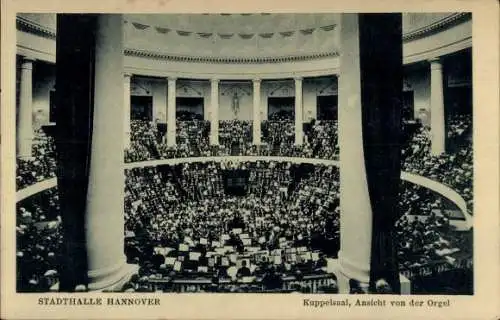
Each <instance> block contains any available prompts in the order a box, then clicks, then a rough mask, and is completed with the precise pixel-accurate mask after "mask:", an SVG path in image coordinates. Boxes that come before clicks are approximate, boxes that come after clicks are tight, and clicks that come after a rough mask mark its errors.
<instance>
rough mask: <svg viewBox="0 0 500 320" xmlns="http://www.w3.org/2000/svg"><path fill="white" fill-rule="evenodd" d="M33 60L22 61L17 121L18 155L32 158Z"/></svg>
mask: <svg viewBox="0 0 500 320" xmlns="http://www.w3.org/2000/svg"><path fill="white" fill-rule="evenodd" d="M33 62H34V60H31V59H26V58H24V59H23V61H22V63H21V88H20V89H21V90H20V94H19V114H18V123H17V156H18V157H19V158H30V157H31V156H32V145H33V123H32V122H33Z"/></svg>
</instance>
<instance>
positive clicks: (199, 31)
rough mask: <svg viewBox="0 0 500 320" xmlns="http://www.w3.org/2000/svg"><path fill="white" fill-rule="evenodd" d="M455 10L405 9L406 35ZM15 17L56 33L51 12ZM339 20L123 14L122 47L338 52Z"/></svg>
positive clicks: (234, 53)
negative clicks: (439, 11)
mask: <svg viewBox="0 0 500 320" xmlns="http://www.w3.org/2000/svg"><path fill="white" fill-rule="evenodd" d="M456 15H457V14H454V13H404V14H403V34H404V38H405V39H410V38H412V37H415V36H416V37H418V36H419V35H423V36H425V34H426V33H425V32H426V31H425V30H427V29H429V27H430V26H433V25H438V24H440V23H443V21H446V20H450V19H452V18H453V16H456ZM18 18H19V19H26V20H29V21H31V22H33V23H36V24H37V25H39V26H40V27H41V28H45V29H48V30H49V31H50V30H52V31H51V32H55V25H56V19H55V14H30V13H25V14H19V15H18ZM339 23H340V14H339V13H239V14H234V13H233V14H214V13H211V14H125V15H124V30H125V48H126V49H127V50H128V52H129V54H130V53H131V52H133V55H139V56H141V55H143V56H151V55H152V54H154V55H165V56H170V57H179V58H181V59H182V58H183V57H189V58H190V59H193V58H194V59H198V58H199V59H207V58H208V59H212V60H214V61H216V60H217V59H224V60H225V61H226V62H227V61H231V59H234V61H235V62H237V61H238V60H239V59H246V60H249V61H251V60H252V59H253V58H255V59H256V62H257V61H260V62H262V61H266V59H267V58H269V59H275V58H279V57H283V58H290V57H299V58H300V59H308V58H321V57H327V56H335V55H337V53H338V51H339V36H338V31H339ZM423 30H424V31H425V32H423Z"/></svg>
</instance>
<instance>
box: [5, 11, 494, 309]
mask: <svg viewBox="0 0 500 320" xmlns="http://www.w3.org/2000/svg"><path fill="white" fill-rule="evenodd" d="M474 19H475V16H474V13H473V12H471V11H449V12H442V11H439V12H438V11H436V12H431V11H429V12H401V11H400V12H393V11H392V10H387V12H366V13H365V12H362V11H360V12H320V11H318V12H316V13H315V12H313V11H311V12H275V11H262V12H248V13H246V12H244V11H242V12H228V13H224V12H209V13H203V12H200V13H161V12H158V13H133V12H131V13H126V12H117V13H107V12H99V13H77V12H71V13H58V12H56V11H53V12H35V11H34V12H17V13H16V14H15V25H10V26H8V27H9V28H12V29H15V31H14V34H15V37H14V39H15V50H13V51H15V52H11V53H12V55H11V56H7V57H5V58H4V57H3V56H2V60H4V59H11V61H13V62H12V63H15V75H12V76H11V77H10V78H9V79H12V80H14V79H15V85H14V84H11V86H12V90H11V91H12V94H13V95H14V97H15V98H13V99H11V101H12V102H15V105H13V106H7V107H8V108H12V112H11V114H12V115H15V126H12V128H13V129H14V128H15V132H12V133H11V134H12V135H13V136H15V140H13V141H15V146H13V147H12V153H13V154H12V155H11V157H12V159H13V161H15V164H14V165H13V166H12V167H11V168H12V169H13V170H15V187H12V188H13V189H14V188H15V194H14V195H13V198H15V212H12V213H11V214H12V215H13V216H14V215H15V240H14V239H13V237H12V239H13V240H12V241H15V243H12V246H13V247H14V248H15V249H13V250H11V251H9V252H10V254H9V256H6V255H5V252H2V259H9V260H13V261H15V270H12V271H13V272H12V273H9V274H2V277H9V278H10V279H11V280H12V281H14V279H15V284H14V286H15V293H16V294H19V295H29V296H36V297H37V302H36V303H37V306H36V307H43V308H53V307H54V306H58V307H59V308H71V307H70V306H69V305H78V304H85V305H93V304H96V305H101V304H102V305H107V306H113V307H116V308H118V307H120V306H122V305H127V306H129V307H128V308H132V306H133V305H136V304H137V305H141V306H143V307H144V306H151V305H159V304H161V300H162V299H164V298H165V299H167V300H168V297H172V296H182V295H187V296H193V295H192V294H194V295H195V296H201V297H205V296H207V298H208V297H209V296H212V295H214V296H217V297H219V296H221V294H222V297H232V296H234V294H237V295H240V294H241V295H244V296H245V294H246V296H248V297H250V298H252V297H253V296H260V295H264V297H267V296H269V297H275V296H278V295H279V296H289V297H296V298H295V299H298V300H300V301H299V302H297V304H300V307H302V308H305V309H307V308H316V307H318V306H321V308H323V306H327V305H328V306H329V307H330V308H333V306H337V307H339V308H340V307H344V308H345V310H348V308H356V307H358V308H359V307H381V306H386V303H387V304H388V305H389V302H387V301H385V300H383V299H384V297H390V296H391V297H393V298H394V297H396V299H397V297H408V296H410V297H411V298H412V300H411V301H412V304H416V305H418V303H420V302H417V301H420V300H422V302H421V303H422V304H425V306H426V307H430V308H436V309H437V308H446V307H451V305H450V304H451V303H453V301H452V300H450V298H449V296H452V297H456V296H463V297H473V296H474V295H475V294H476V293H477V291H476V290H477V284H476V283H475V279H476V277H477V274H476V273H477V270H475V262H477V260H476V259H475V250H474V248H476V249H477V246H475V244H476V243H475V240H474V239H475V235H474V233H475V232H476V228H475V226H476V224H475V218H476V217H477V215H478V214H476V212H475V209H476V193H475V190H476V189H475V188H476V184H475V183H474V178H475V172H476V165H477V158H476V156H475V148H476V139H475V138H474V133H475V131H476V126H481V123H479V122H477V119H476V115H475V112H476V110H477V107H478V106H476V105H475V99H474V95H473V89H474V85H477V83H476V82H475V81H473V79H474V63H473V50H474V47H473V43H475V39H474V37H473V21H474ZM10 22H14V19H11V20H10ZM474 35H475V33H474ZM13 47H14V46H13ZM492 50H493V49H492ZM494 50H497V51H498V48H496V49H494ZM474 54H475V53H474ZM14 61H15V62H14ZM12 71H14V69H13V68H12ZM473 83H474V85H473ZM14 89H15V93H14ZM2 90H3V89H2ZM474 90H475V89H474ZM474 92H475V91H474ZM479 107H485V106H479ZM493 107H494V108H498V106H493ZM3 108H4V107H2V109H3ZM14 108H15V111H14ZM12 122H14V120H12ZM2 132H3V131H2ZM497 147H498V146H497V145H495V147H494V148H497ZM14 149H15V152H14ZM13 181H14V180H13ZM481 214H484V212H479V215H481ZM12 228H14V227H12ZM2 229H4V228H2ZM12 234H13V233H12ZM2 248H3V245H2ZM2 250H3V249H2ZM96 293H99V294H100V295H99V297H101V298H88V299H85V297H88V296H92V297H94V295H93V294H96ZM118 293H119V294H120V295H118V296H116V295H115V294H118ZM67 294H72V295H75V297H77V298H78V299H73V300H72V299H71V298H68V297H70V296H68V295H67ZM122 294H123V295H122ZM125 294H126V295H125ZM189 294H191V295H189ZM237 295H236V296H237ZM380 295H383V296H380ZM424 296H425V297H426V299H425V300H424V299H423V298H422V299H421V297H424ZM429 296H430V298H429ZM300 297H302V298H300ZM316 297H318V298H316ZM319 297H321V298H319ZM82 299H84V300H82ZM82 301H84V302H82ZM408 301H409V300H407V302H406V306H408ZM423 301H425V302H423ZM450 301H451V302H450ZM404 303H405V301H403V305H402V306H403V307H404V306H405V305H404ZM66 306H67V307H66ZM284 307H285V308H286V306H284ZM130 310H131V309H130ZM330 310H334V309H330ZM332 312H333V311H332Z"/></svg>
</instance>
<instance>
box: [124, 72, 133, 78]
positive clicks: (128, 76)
mask: <svg viewBox="0 0 500 320" xmlns="http://www.w3.org/2000/svg"><path fill="white" fill-rule="evenodd" d="M123 77H124V78H132V73H130V72H124V73H123Z"/></svg>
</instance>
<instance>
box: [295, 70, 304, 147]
mask: <svg viewBox="0 0 500 320" xmlns="http://www.w3.org/2000/svg"><path fill="white" fill-rule="evenodd" d="M303 109H304V108H303V105H302V78H300V77H297V78H295V145H302V143H303V142H304V132H303V131H304V127H303V126H304V125H303V123H302V122H303V121H302V117H303V115H302V113H303Z"/></svg>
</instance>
